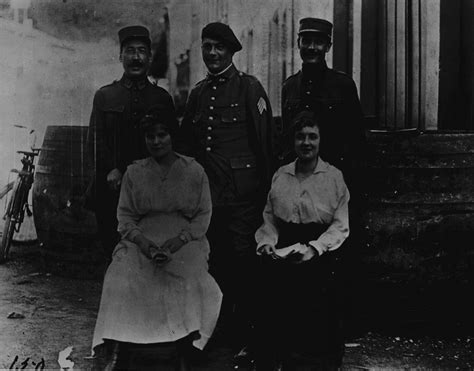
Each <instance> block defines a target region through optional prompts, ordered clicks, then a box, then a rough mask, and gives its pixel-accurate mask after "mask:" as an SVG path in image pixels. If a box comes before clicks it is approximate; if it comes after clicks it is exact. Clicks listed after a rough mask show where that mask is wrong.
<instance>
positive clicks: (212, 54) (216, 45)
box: [201, 38, 234, 73]
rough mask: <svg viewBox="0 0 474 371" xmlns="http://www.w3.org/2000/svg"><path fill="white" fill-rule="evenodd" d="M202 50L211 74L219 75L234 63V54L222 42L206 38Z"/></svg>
mask: <svg viewBox="0 0 474 371" xmlns="http://www.w3.org/2000/svg"><path fill="white" fill-rule="evenodd" d="M201 50H202V59H203V60H204V63H205V64H206V67H207V69H208V70H209V72H210V73H219V72H221V71H222V70H224V69H225V68H226V67H228V66H229V64H231V63H232V57H233V55H234V53H233V52H232V51H231V50H230V49H229V48H228V47H227V46H226V45H224V44H223V43H222V42H220V41H217V40H214V39H209V38H204V39H203V40H202V44H201Z"/></svg>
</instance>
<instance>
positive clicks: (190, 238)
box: [92, 110, 222, 370]
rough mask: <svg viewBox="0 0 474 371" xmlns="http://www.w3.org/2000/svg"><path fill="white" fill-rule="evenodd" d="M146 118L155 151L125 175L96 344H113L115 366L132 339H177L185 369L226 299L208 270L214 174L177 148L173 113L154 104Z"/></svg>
mask: <svg viewBox="0 0 474 371" xmlns="http://www.w3.org/2000/svg"><path fill="white" fill-rule="evenodd" d="M141 125H142V129H143V132H144V137H145V142H146V147H147V149H148V151H149V153H150V157H148V158H146V159H143V160H140V161H136V162H135V163H134V164H132V165H130V166H129V167H128V169H127V171H126V173H125V175H124V177H123V181H122V187H121V192H120V200H119V206H118V211H117V217H118V222H119V226H118V230H119V232H120V234H121V236H122V239H121V241H120V242H119V243H118V245H117V246H116V247H115V250H114V252H113V259H112V262H111V264H110V266H109V267H108V269H107V272H106V275H105V279H104V284H103V289H102V297H101V302H100V310H99V314H98V317H97V322H96V327H95V331H94V338H93V344H92V348H93V350H97V349H98V348H97V347H98V346H99V345H101V344H103V343H104V342H107V344H108V345H110V344H112V345H113V346H112V347H111V348H112V349H113V353H112V357H111V359H110V360H109V364H108V365H107V367H108V369H113V367H114V362H115V363H116V360H117V353H120V349H124V348H126V346H125V345H126V344H127V343H133V344H155V343H169V342H176V343H177V344H181V346H178V350H183V351H182V352H181V354H180V361H179V364H180V366H179V367H178V368H179V369H183V370H184V369H188V368H187V367H189V366H187V365H186V359H185V357H184V354H185V353H186V350H185V348H186V344H189V345H190V344H192V345H194V347H196V348H198V349H203V348H204V346H205V345H206V343H207V341H208V340H209V338H210V337H211V335H212V333H213V330H214V328H215V325H216V322H217V317H218V315H219V310H220V305H221V299H222V294H221V291H220V289H219V287H218V285H217V283H216V282H215V280H214V279H213V278H212V276H211V275H210V274H209V273H208V256H209V244H208V242H207V239H206V236H205V234H206V231H207V228H208V225H209V221H210V218H211V210H212V207H211V198H210V191H209V185H208V179H207V176H206V174H205V173H204V170H203V168H202V167H201V166H200V165H199V164H198V163H197V162H196V161H195V160H194V159H192V158H190V157H186V156H182V155H180V154H178V153H175V152H173V146H172V138H173V135H174V134H175V132H176V130H177V124H176V120H175V119H174V114H173V113H170V112H160V111H159V110H158V111H155V112H154V113H153V114H151V115H147V116H146V117H145V118H144V119H143V120H142V122H141ZM183 344H184V346H183Z"/></svg>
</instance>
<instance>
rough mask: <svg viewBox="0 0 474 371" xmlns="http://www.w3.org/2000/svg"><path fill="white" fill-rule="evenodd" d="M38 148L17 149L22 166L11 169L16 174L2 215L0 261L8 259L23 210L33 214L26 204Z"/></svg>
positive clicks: (23, 216)
mask: <svg viewBox="0 0 474 371" xmlns="http://www.w3.org/2000/svg"><path fill="white" fill-rule="evenodd" d="M40 150H41V149H40V148H31V152H29V151H17V153H19V154H22V155H23V158H22V159H21V163H22V164H23V167H22V169H21V170H16V169H12V172H14V173H17V174H18V176H17V179H16V181H15V184H14V186H13V192H12V194H11V197H10V200H9V201H8V206H7V209H6V213H5V215H4V217H3V219H4V220H5V225H4V227H3V234H2V245H1V246H0V263H3V262H5V261H6V260H7V259H8V253H9V251H10V247H11V243H12V239H13V234H14V233H15V232H18V231H19V230H20V226H21V224H22V223H23V220H24V218H25V212H26V214H27V215H28V216H29V217H31V216H32V215H33V213H32V211H31V209H30V207H29V205H28V196H29V193H30V189H31V186H32V185H33V178H34V172H35V164H34V160H35V157H36V156H38V155H39V152H40Z"/></svg>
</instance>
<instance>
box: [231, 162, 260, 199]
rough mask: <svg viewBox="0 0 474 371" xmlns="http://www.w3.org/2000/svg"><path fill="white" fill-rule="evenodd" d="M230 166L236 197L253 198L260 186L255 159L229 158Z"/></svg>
mask: <svg viewBox="0 0 474 371" xmlns="http://www.w3.org/2000/svg"><path fill="white" fill-rule="evenodd" d="M230 166H231V168H232V175H233V179H234V185H235V189H236V192H237V195H238V196H239V197H241V198H246V199H248V198H250V197H252V196H255V195H256V192H257V190H258V188H259V185H260V181H259V179H260V178H259V174H258V171H257V161H256V159H255V158H254V157H236V158H231V159H230Z"/></svg>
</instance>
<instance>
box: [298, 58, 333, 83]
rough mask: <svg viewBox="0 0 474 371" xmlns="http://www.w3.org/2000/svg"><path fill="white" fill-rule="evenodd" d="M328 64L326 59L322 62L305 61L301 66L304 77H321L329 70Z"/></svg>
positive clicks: (316, 78)
mask: <svg viewBox="0 0 474 371" xmlns="http://www.w3.org/2000/svg"><path fill="white" fill-rule="evenodd" d="M327 69H328V66H327V64H326V61H325V60H323V61H322V62H321V63H303V66H302V68H301V74H302V77H303V78H304V79H306V80H307V79H315V80H318V79H319V78H321V77H322V76H323V75H324V73H325V72H326V71H327Z"/></svg>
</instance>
